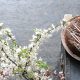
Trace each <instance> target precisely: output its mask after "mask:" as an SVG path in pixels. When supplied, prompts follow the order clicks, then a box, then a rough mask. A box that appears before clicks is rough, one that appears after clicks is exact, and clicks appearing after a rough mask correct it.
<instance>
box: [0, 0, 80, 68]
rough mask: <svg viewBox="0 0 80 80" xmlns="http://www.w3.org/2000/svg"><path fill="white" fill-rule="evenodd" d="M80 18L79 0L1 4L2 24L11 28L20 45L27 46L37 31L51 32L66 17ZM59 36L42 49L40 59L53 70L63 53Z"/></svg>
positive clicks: (19, 0) (2, 0)
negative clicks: (70, 15)
mask: <svg viewBox="0 0 80 80" xmlns="http://www.w3.org/2000/svg"><path fill="white" fill-rule="evenodd" d="M67 13H69V14H73V15H74V16H75V15H80V0H0V22H3V23H4V24H5V26H7V27H10V28H11V29H12V31H13V33H14V34H15V36H16V38H17V41H18V43H19V44H20V45H22V46H23V45H28V43H29V39H31V36H32V34H33V29H34V28H48V26H49V25H51V24H52V23H54V24H55V25H56V24H58V23H59V21H60V20H61V19H62V18H63V16H64V14H67ZM60 43H61V42H60V34H59V33H55V34H53V36H52V37H51V38H50V39H48V40H47V41H46V42H44V44H43V45H42V46H41V48H40V50H39V53H40V54H39V56H41V57H42V58H43V59H44V60H46V61H47V62H48V63H49V64H50V65H51V66H52V67H53V68H55V66H56V61H57V60H58V58H59V53H60Z"/></svg>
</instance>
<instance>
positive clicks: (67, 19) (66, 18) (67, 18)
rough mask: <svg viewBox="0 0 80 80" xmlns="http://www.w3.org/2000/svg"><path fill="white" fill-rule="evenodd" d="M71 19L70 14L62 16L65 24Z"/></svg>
mask: <svg viewBox="0 0 80 80" xmlns="http://www.w3.org/2000/svg"><path fill="white" fill-rule="evenodd" d="M72 18H73V17H72V14H65V15H64V18H63V21H65V22H67V21H69V20H70V19H72Z"/></svg>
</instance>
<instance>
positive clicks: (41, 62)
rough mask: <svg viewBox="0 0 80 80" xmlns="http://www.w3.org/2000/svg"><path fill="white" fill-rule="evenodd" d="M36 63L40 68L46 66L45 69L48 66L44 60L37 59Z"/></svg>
mask: <svg viewBox="0 0 80 80" xmlns="http://www.w3.org/2000/svg"><path fill="white" fill-rule="evenodd" d="M36 63H37V66H38V67H39V68H45V69H47V68H48V65H47V64H46V63H45V62H43V61H37V62H36Z"/></svg>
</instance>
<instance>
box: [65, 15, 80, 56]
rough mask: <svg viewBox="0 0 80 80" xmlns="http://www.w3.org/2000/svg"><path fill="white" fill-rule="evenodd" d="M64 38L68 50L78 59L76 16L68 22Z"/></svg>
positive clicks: (78, 22) (79, 28)
mask: <svg viewBox="0 0 80 80" xmlns="http://www.w3.org/2000/svg"><path fill="white" fill-rule="evenodd" d="M64 36H65V41H66V44H67V46H68V48H69V49H70V50H71V51H72V52H73V54H75V55H77V56H79V57H80V16H76V17H74V18H72V19H71V20H70V21H69V24H68V25H67V27H66V28H65V35H64Z"/></svg>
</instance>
